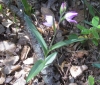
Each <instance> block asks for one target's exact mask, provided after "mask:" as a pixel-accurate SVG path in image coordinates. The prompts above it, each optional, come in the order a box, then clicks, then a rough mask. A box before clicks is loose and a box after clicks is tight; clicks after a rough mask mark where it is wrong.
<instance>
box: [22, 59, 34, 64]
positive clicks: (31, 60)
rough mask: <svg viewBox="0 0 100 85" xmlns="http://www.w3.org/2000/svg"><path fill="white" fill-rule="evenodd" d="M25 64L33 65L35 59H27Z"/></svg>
mask: <svg viewBox="0 0 100 85" xmlns="http://www.w3.org/2000/svg"><path fill="white" fill-rule="evenodd" d="M23 63H24V64H33V63H34V60H33V58H27V59H26V60H24V61H23Z"/></svg>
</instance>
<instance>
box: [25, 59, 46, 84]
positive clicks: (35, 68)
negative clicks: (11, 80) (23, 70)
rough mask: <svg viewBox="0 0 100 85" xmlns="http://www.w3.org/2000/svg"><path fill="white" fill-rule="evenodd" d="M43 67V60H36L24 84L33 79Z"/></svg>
mask: <svg viewBox="0 0 100 85" xmlns="http://www.w3.org/2000/svg"><path fill="white" fill-rule="evenodd" d="M44 66H45V62H44V61H43V60H38V61H37V62H36V63H35V64H34V65H33V67H32V69H31V71H30V72H29V74H28V77H27V79H26V82H28V81H30V80H31V79H32V78H34V77H35V76H36V75H38V74H39V72H40V71H41V70H42V69H43V68H44Z"/></svg>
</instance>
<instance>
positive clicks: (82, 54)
mask: <svg viewBox="0 0 100 85" xmlns="http://www.w3.org/2000/svg"><path fill="white" fill-rule="evenodd" d="M88 54H89V53H88V51H85V50H80V51H75V52H73V53H72V56H74V57H77V58H83V56H84V55H88Z"/></svg>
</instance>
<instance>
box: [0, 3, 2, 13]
mask: <svg viewBox="0 0 100 85" xmlns="http://www.w3.org/2000/svg"><path fill="white" fill-rule="evenodd" d="M2 10H3V8H2V4H0V12H2Z"/></svg>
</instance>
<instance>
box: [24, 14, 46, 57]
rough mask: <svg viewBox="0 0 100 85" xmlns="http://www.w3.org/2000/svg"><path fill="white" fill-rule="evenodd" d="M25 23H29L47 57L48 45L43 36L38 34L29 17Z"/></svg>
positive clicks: (26, 17)
mask: <svg viewBox="0 0 100 85" xmlns="http://www.w3.org/2000/svg"><path fill="white" fill-rule="evenodd" d="M25 21H26V22H27V24H28V26H29V29H30V30H31V31H32V33H33V35H35V37H36V39H37V40H38V42H39V43H40V45H41V47H42V49H43V52H44V54H45V55H46V54H47V44H46V42H45V40H44V39H43V37H42V35H41V34H40V33H39V32H38V30H37V29H36V27H35V26H34V25H33V23H32V21H31V20H30V19H29V17H28V16H27V15H25Z"/></svg>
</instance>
